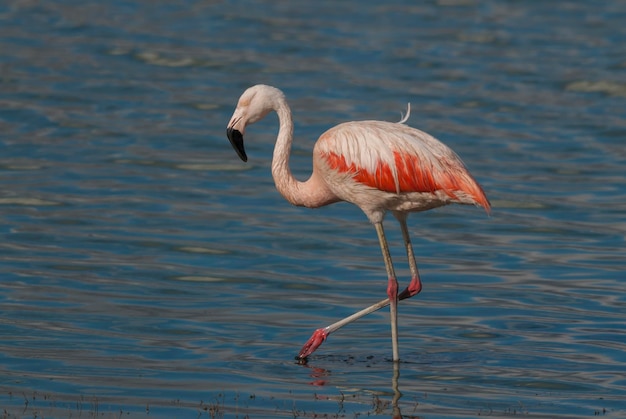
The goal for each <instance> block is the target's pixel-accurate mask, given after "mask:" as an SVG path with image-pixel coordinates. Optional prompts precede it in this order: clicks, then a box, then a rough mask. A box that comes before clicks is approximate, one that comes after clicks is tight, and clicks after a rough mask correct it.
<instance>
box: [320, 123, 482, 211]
mask: <svg viewBox="0 0 626 419" xmlns="http://www.w3.org/2000/svg"><path fill="white" fill-rule="evenodd" d="M316 147H317V151H318V153H319V155H320V156H321V157H322V158H323V160H324V161H325V163H326V165H327V167H328V168H329V169H331V170H334V171H335V172H339V173H342V174H348V175H349V176H350V177H351V179H352V180H353V181H354V182H357V183H359V184H362V185H364V186H367V187H370V188H373V189H376V190H379V191H383V192H388V193H395V194H407V193H413V192H418V193H429V194H433V195H441V194H442V193H443V194H444V195H445V196H448V197H449V198H450V199H451V201H453V202H460V203H471V204H476V205H480V206H482V207H484V208H485V209H486V210H489V201H488V200H487V198H486V196H485V194H484V192H483V190H482V189H481V188H480V186H479V185H478V183H477V182H476V181H475V180H474V178H473V177H472V176H471V175H470V174H469V172H468V171H467V169H466V168H465V165H464V164H463V162H462V161H461V159H460V158H459V157H458V156H457V155H456V153H454V151H452V150H451V149H450V148H449V147H447V146H446V145H445V144H443V143H441V142H440V141H439V140H437V139H436V138H434V137H432V136H431V135H429V134H427V133H425V132H423V131H420V130H417V129H415V128H411V127H408V126H406V125H402V124H398V123H390V122H382V121H362V122H348V123H344V124H340V125H338V126H336V127H334V128H332V129H330V130H328V131H327V132H326V133H324V134H323V135H322V136H321V137H320V140H319V141H318V144H317V146H316ZM468 198H469V199H468ZM468 200H469V201H472V202H468Z"/></svg>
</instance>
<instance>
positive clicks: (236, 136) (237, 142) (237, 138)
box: [226, 128, 248, 161]
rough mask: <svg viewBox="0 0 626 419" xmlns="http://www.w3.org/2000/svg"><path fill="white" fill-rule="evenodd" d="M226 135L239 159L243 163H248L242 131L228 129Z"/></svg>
mask: <svg viewBox="0 0 626 419" xmlns="http://www.w3.org/2000/svg"><path fill="white" fill-rule="evenodd" d="M226 135H227V136H228V140H229V141H230V144H231V145H232V146H233V148H234V149H235V151H236V152H237V155H238V156H239V158H240V159H241V160H243V161H248V156H246V150H245V149H244V147H243V135H241V131H239V130H237V129H234V128H226Z"/></svg>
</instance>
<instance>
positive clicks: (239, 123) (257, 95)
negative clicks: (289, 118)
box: [226, 84, 284, 161]
mask: <svg viewBox="0 0 626 419" xmlns="http://www.w3.org/2000/svg"><path fill="white" fill-rule="evenodd" d="M280 100H284V95H283V93H282V92H281V91H280V90H278V89H277V88H275V87H272V86H267V85H264V84H257V85H256V86H252V87H250V88H249V89H247V90H246V91H245V92H243V94H242V95H241V97H240V98H239V102H237V107H236V108H235V112H234V113H233V116H232V117H231V118H230V122H229V123H228V127H227V128H226V135H227V136H228V140H229V141H230V144H231V145H232V146H233V148H234V149H235V151H236V152H237V155H238V156H239V158H240V159H241V160H243V161H247V160H248V156H246V150H245V148H244V145H243V135H244V133H245V130H246V126H247V125H248V124H254V123H255V122H258V121H260V120H261V119H263V118H264V117H265V116H266V115H267V114H268V113H269V112H270V111H271V110H274V109H276V108H277V106H278V103H279V102H278V101H280Z"/></svg>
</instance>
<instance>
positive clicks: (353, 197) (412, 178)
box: [227, 85, 490, 361]
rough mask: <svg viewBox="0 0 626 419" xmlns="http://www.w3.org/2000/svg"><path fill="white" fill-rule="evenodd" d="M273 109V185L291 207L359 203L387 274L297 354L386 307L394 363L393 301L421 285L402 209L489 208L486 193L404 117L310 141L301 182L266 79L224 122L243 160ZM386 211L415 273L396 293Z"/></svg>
mask: <svg viewBox="0 0 626 419" xmlns="http://www.w3.org/2000/svg"><path fill="white" fill-rule="evenodd" d="M272 110H273V111H276V113H277V114H278V118H279V123H280V128H279V132H278V137H277V139H276V145H275V147H274V156H273V160H272V176H273V177H274V181H275V183H276V188H277V189H278V191H279V192H280V193H281V194H282V195H283V197H285V199H287V200H288V201H289V202H290V203H292V204H294V205H299V206H306V207H312V208H314V207H319V206H323V205H328V204H331V203H333V202H338V201H347V202H351V203H353V204H355V205H357V206H358V207H359V208H361V210H363V212H364V213H365V214H366V215H367V217H368V218H369V220H370V222H371V223H372V224H374V226H375V228H376V232H377V234H378V239H379V242H380V246H381V250H382V253H383V259H384V262H385V267H386V270H387V275H388V284H387V297H388V298H387V299H385V300H383V301H381V302H380V303H377V304H374V305H373V306H370V307H368V308H366V309H364V310H361V311H360V312H358V313H355V314H354V315H352V316H349V317H347V318H345V319H342V320H340V321H338V322H336V323H334V324H332V325H329V326H327V327H325V328H321V329H318V330H316V331H315V333H314V334H313V336H312V337H311V338H310V339H309V341H308V342H307V343H306V344H305V345H304V347H303V348H302V350H301V351H300V353H299V355H298V358H299V359H301V360H304V359H306V357H307V356H309V355H310V354H311V353H312V352H313V351H315V350H316V349H317V347H319V345H321V343H322V342H324V340H326V338H327V337H328V335H330V334H331V333H332V332H334V331H336V330H337V329H339V328H340V327H342V326H344V325H345V324H347V323H350V322H352V321H354V320H356V319H358V318H360V317H362V316H364V315H365V314H368V313H371V312H372V311H375V310H378V309H380V308H382V307H384V306H386V305H389V306H390V314H391V315H390V317H391V335H392V356H393V360H394V361H398V360H399V351H398V337H397V303H398V301H399V300H402V299H405V298H409V297H412V296H414V295H416V294H418V293H419V292H420V291H421V288H422V285H421V280H420V277H419V273H418V270H417V264H416V263H415V258H414V255H413V248H412V245H411V240H410V238H409V233H408V228H407V225H406V218H407V214H408V213H409V212H416V211H424V210H428V209H432V208H436V207H440V206H443V205H447V204H451V203H457V204H469V205H477V206H481V207H483V208H484V209H485V210H486V211H487V212H489V210H490V204H489V201H488V200H487V197H486V196H485V193H484V192H483V190H482V188H481V187H480V185H479V184H478V183H477V182H476V180H475V179H474V178H473V177H472V175H471V174H470V173H469V172H468V171H467V169H466V168H465V165H464V164H463V162H462V161H461V159H460V158H459V157H458V156H457V155H456V153H454V151H452V150H451V149H450V148H449V147H447V146H446V145H445V144H443V143H442V142H440V141H439V140H437V139H436V138H434V137H432V136H431V135H429V134H427V133H425V132H423V131H420V130H418V129H415V128H411V127H409V126H407V125H404V124H403V123H401V122H404V120H406V118H405V119H403V121H401V122H400V123H391V122H383V121H360V122H346V123H343V124H340V125H337V126H335V127H333V128H331V129H329V130H328V131H326V132H325V133H324V134H322V135H321V136H320V138H319V140H318V141H317V143H316V144H315V148H314V150H313V173H312V174H311V177H310V178H309V179H308V180H307V181H305V182H300V181H298V180H296V179H295V178H294V177H293V175H292V173H291V170H290V169H289V155H290V151H291V143H292V141H293V121H292V118H291V110H290V109H289V106H288V105H287V101H286V99H285V96H284V94H283V93H282V92H281V91H280V90H278V89H276V88H275V87H271V86H266V85H256V86H253V87H251V88H249V89H247V90H246V91H245V92H244V93H243V94H242V96H241V98H240V99H239V102H238V104H237V108H236V109H235V112H234V113H233V116H232V118H231V120H230V122H229V124H228V127H227V134H228V138H229V140H230V142H231V144H232V145H233V147H234V148H235V151H237V154H238V155H239V157H241V159H242V160H244V161H246V160H247V155H246V153H245V149H244V143H243V135H244V133H245V129H246V126H247V125H248V124H251V123H254V122H257V121H259V120H260V119H262V118H263V117H265V116H266V115H267V114H268V113H269V112H270V111H272ZM407 118H408V114H407ZM388 211H391V212H392V213H393V215H394V216H395V217H396V218H397V219H398V221H399V222H400V227H401V229H402V235H403V238H404V244H405V247H406V251H407V256H408V261H409V268H410V270H411V276H412V278H411V282H410V283H409V286H408V287H407V288H406V289H405V290H404V291H402V292H400V293H399V292H398V284H397V280H396V276H395V272H394V268H393V263H392V261H391V256H390V254H389V246H388V244H387V240H386V238H385V234H384V230H383V225H382V222H383V219H384V216H385V213H386V212H388Z"/></svg>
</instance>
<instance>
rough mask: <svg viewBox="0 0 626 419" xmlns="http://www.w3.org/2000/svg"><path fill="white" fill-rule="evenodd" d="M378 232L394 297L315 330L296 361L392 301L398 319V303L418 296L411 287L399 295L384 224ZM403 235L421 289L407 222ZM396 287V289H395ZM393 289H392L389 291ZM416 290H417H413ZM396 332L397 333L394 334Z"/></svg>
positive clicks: (377, 226) (393, 335) (393, 339)
mask: <svg viewBox="0 0 626 419" xmlns="http://www.w3.org/2000/svg"><path fill="white" fill-rule="evenodd" d="M400 224H401V225H402V221H401V222H400ZM375 226H376V231H377V233H378V238H379V241H380V246H381V250H382V252H383V259H384V260H385V267H386V268H387V275H388V276H389V278H390V279H389V282H390V286H388V294H389V291H391V294H392V297H391V298H389V297H388V298H386V299H384V300H381V301H379V302H377V303H376V304H372V305H371V306H369V307H367V308H364V309H363V310H361V311H358V312H356V313H354V314H352V315H350V316H348V317H346V318H344V319H341V320H339V321H337V322H335V323H333V324H331V325H328V326H326V327H322V328H319V329H317V330H315V332H313V335H312V336H311V338H309V340H308V341H307V342H306V343H305V344H304V345H303V346H302V349H300V352H299V353H298V356H297V357H296V359H298V360H304V359H305V358H306V357H308V356H309V355H311V354H312V353H313V352H315V350H316V349H317V348H318V347H319V346H320V345H321V344H322V343H324V341H325V340H326V339H327V338H328V336H329V335H330V334H331V333H333V332H335V331H337V330H338V329H340V328H342V327H343V326H345V325H347V324H349V323H352V322H353V321H356V320H358V319H360V318H361V317H363V316H366V315H368V314H370V313H373V312H375V311H377V310H380V309H381V308H384V307H387V306H388V305H390V301H391V300H392V299H393V300H395V302H396V309H395V313H396V315H395V316H396V319H397V302H398V301H399V300H404V299H405V298H409V297H412V296H413V295H415V294H417V292H419V290H418V291H416V292H412V291H410V289H411V285H409V287H407V288H406V289H405V290H404V291H402V292H401V293H400V294H398V293H397V290H398V286H397V280H396V276H395V272H394V269H393V264H392V262H391V256H390V254H389V246H388V245H387V240H386V238H385V233H384V231H383V229H382V224H376V225H375ZM379 226H380V227H379ZM402 234H403V235H406V236H405V245H406V246H407V253H408V252H410V255H411V256H410V257H409V261H411V260H412V261H413V262H412V263H411V262H409V265H410V266H411V274H412V276H413V278H417V282H416V284H418V285H419V288H420V289H421V283H420V282H419V275H418V274H417V265H416V263H415V258H412V255H413V249H412V247H411V242H410V240H408V230H407V229H406V222H405V223H404V227H403V233H402ZM414 282H415V281H414V280H411V284H414ZM394 285H395V287H394ZM389 288H391V289H389ZM394 288H395V295H396V297H395V298H394V296H393V294H394V292H393V291H394ZM413 289H415V288H413ZM390 312H392V313H393V311H392V309H390ZM391 316H392V320H391V322H392V326H391V330H392V346H395V350H393V353H394V360H398V358H399V356H398V352H399V351H398V344H397V336H398V332H397V330H398V329H397V327H398V326H397V320H396V321H394V320H393V314H391ZM394 332H395V333H394ZM393 342H395V345H394V344H393Z"/></svg>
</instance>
